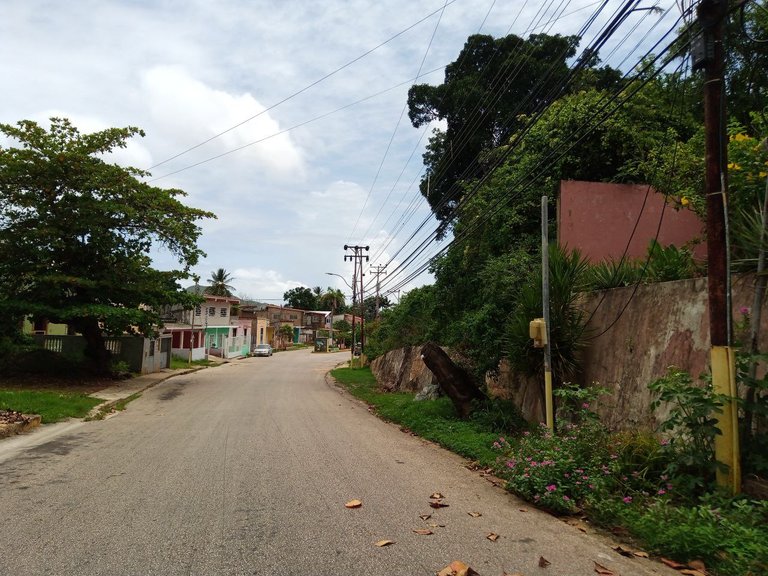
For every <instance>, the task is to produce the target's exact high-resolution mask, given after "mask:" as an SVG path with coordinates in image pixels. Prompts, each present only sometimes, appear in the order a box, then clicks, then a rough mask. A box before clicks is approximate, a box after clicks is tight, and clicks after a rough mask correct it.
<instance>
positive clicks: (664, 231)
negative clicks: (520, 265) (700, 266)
mask: <svg viewBox="0 0 768 576" xmlns="http://www.w3.org/2000/svg"><path fill="white" fill-rule="evenodd" d="M664 205H665V198H664V196H663V195H662V194H659V193H658V192H655V191H654V190H653V189H650V191H649V186H648V185H646V184H609V183H603V182H581V181H578V180H563V181H562V182H561V183H560V200H559V202H558V207H557V228H558V242H559V243H560V245H561V246H566V247H568V248H569V249H572V250H573V249H579V251H581V253H582V255H584V256H585V257H586V258H587V259H588V260H589V261H590V262H593V263H596V262H600V261H602V260H611V259H613V260H619V259H620V258H621V257H622V254H623V253H624V250H625V248H626V247H627V243H629V249H628V251H627V255H628V256H629V257H630V258H643V257H645V255H646V253H647V250H648V244H649V243H650V240H651V239H652V238H654V237H655V236H656V231H657V229H658V227H659V221H661V231H660V233H659V238H658V240H659V243H660V244H661V245H662V246H669V245H670V244H674V245H675V246H677V247H678V248H680V247H682V246H683V245H684V244H686V243H687V242H690V241H693V240H696V239H702V242H701V243H700V244H698V245H697V246H696V248H695V249H694V255H695V256H696V258H698V259H701V260H704V259H706V242H704V241H703V236H702V235H703V234H704V225H703V223H702V221H701V220H700V219H699V217H698V216H697V215H696V214H695V213H694V212H693V211H691V210H688V209H685V208H682V209H675V206H674V205H673V204H672V203H667V205H666V208H665V207H664ZM636 222H638V225H637V230H635V232H634V235H633V233H632V231H633V229H634V228H635V223H636Z"/></svg>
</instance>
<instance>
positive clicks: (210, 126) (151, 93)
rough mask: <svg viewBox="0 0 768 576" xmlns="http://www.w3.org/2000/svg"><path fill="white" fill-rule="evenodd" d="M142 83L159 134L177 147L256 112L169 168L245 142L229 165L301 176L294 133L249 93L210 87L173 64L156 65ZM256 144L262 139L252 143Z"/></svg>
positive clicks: (218, 131) (280, 176) (282, 176)
mask: <svg viewBox="0 0 768 576" xmlns="http://www.w3.org/2000/svg"><path fill="white" fill-rule="evenodd" d="M141 85H142V90H143V92H144V94H145V98H146V101H147V102H148V103H149V110H150V112H151V116H152V120H153V123H154V124H155V125H156V131H157V132H158V136H161V137H164V138H166V139H167V140H168V141H170V142H173V143H175V146H176V147H177V148H178V147H184V146H187V143H189V142H196V143H199V142H203V141H205V140H208V139H209V138H213V137H215V136H217V135H218V134H221V133H222V132H225V131H227V130H228V129H229V128H230V127H232V126H236V125H237V124H240V123H242V122H243V121H244V120H245V119H248V118H251V117H254V116H257V117H256V118H254V119H253V120H250V121H248V122H246V123H244V124H242V125H241V126H239V127H237V128H235V129H233V130H231V131H228V132H226V133H225V134H223V135H222V136H221V137H219V138H216V139H215V140H214V141H212V142H210V143H209V144H206V145H203V146H201V147H200V148H199V149H198V150H195V154H194V155H188V156H187V155H185V156H184V157H183V158H180V159H179V162H175V163H174V164H172V165H171V166H177V165H182V166H184V165H187V164H190V163H193V162H196V161H198V159H203V160H204V159H207V158H210V157H213V156H216V155H218V154H221V153H224V152H229V151H231V150H234V149H236V148H241V147H243V146H247V147H246V148H244V149H242V150H240V151H238V152H234V153H233V154H232V158H231V159H230V160H229V162H230V165H231V163H232V162H234V163H237V164H243V165H246V164H250V163H254V162H255V164H256V166H257V167H258V168H260V169H262V170H264V171H265V172H266V173H267V176H270V177H274V178H278V179H286V178H289V177H290V178H296V177H299V178H301V177H303V173H304V162H303V158H302V156H303V154H302V152H301V150H300V149H299V148H298V147H297V146H296V145H295V144H294V143H293V141H292V138H291V135H290V134H288V133H283V134H278V133H279V132H281V130H283V129H282V128H281V127H280V125H279V123H278V122H277V121H276V120H275V119H274V118H272V117H271V116H270V115H269V113H267V112H265V107H264V106H263V105H262V104H261V103H259V102H258V101H257V100H256V99H255V98H254V97H253V96H252V95H251V94H249V93H242V94H236V95H233V94H230V93H227V92H225V91H223V90H219V89H215V88H211V87H209V86H207V85H206V84H204V83H203V82H202V81H200V80H198V79H195V78H193V77H192V76H191V75H190V74H189V73H188V72H187V71H186V70H184V69H182V68H179V67H169V66H156V67H153V68H151V69H150V70H148V71H146V72H145V73H144V74H143V77H142V82H141ZM276 134H277V135H276ZM259 141H261V142H259ZM254 142H258V143H256V144H252V143H254ZM251 144H252V145H251ZM158 160H159V161H162V160H160V159H158Z"/></svg>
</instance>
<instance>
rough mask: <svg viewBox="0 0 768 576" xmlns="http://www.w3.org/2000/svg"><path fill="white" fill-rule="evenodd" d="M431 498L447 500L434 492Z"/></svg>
mask: <svg viewBox="0 0 768 576" xmlns="http://www.w3.org/2000/svg"><path fill="white" fill-rule="evenodd" d="M430 498H432V500H442V499H443V498H445V496H443V495H442V494H440V492H433V493H432V496H430Z"/></svg>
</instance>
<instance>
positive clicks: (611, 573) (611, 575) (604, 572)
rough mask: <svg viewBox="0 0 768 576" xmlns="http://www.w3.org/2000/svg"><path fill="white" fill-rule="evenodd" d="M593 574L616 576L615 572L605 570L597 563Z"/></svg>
mask: <svg viewBox="0 0 768 576" xmlns="http://www.w3.org/2000/svg"><path fill="white" fill-rule="evenodd" d="M595 572H597V573H598V574H600V576H618V574H616V572H614V571H613V570H610V569H608V568H606V567H605V566H603V565H602V564H598V563H597V562H595Z"/></svg>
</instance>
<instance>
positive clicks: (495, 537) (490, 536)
mask: <svg viewBox="0 0 768 576" xmlns="http://www.w3.org/2000/svg"><path fill="white" fill-rule="evenodd" d="M486 538H488V540H490V541H491V542H496V540H498V539H499V535H498V534H495V533H493V532H491V533H490V534H488V536H486Z"/></svg>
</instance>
